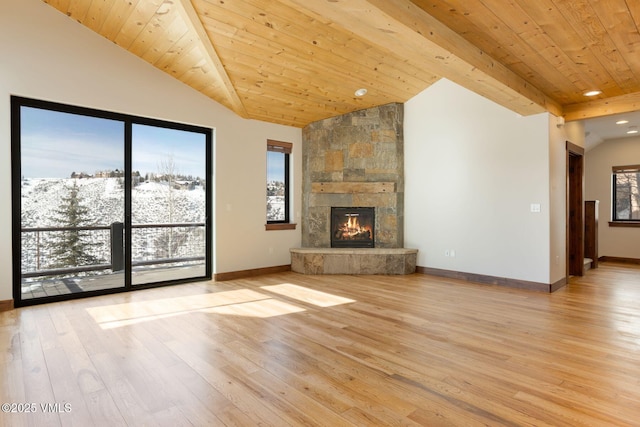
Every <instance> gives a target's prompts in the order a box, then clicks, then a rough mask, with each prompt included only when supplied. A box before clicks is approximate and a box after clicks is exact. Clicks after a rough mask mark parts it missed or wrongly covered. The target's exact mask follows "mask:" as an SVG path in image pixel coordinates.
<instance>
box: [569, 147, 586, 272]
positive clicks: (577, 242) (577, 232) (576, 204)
mask: <svg viewBox="0 0 640 427" xmlns="http://www.w3.org/2000/svg"><path fill="white" fill-rule="evenodd" d="M566 143H567V146H566V153H567V154H566V167H567V169H566V171H567V205H566V215H567V225H566V278H567V283H568V282H569V276H572V275H574V276H582V275H583V274H584V148H582V147H580V146H577V145H575V144H572V143H571V142H569V141H567V142H566ZM572 162H577V163H576V165H575V167H576V169H577V170H575V171H574V172H573V173H571V163H572ZM572 208H574V209H576V211H577V212H578V215H575V216H574V217H573V218H572V217H571V215H570V212H571V209H572ZM571 230H574V231H573V232H571ZM572 249H573V250H574V251H575V253H573V255H574V256H573V257H572V256H571V255H572V252H571V251H572Z"/></svg>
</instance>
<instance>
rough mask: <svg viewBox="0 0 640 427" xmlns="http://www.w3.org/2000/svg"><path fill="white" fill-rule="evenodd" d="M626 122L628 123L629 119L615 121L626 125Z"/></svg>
mask: <svg viewBox="0 0 640 427" xmlns="http://www.w3.org/2000/svg"><path fill="white" fill-rule="evenodd" d="M627 123H629V120H618V121H617V122H616V124H617V125H626V124H627Z"/></svg>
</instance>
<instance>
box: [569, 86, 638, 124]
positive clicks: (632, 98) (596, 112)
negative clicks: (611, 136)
mask: <svg viewBox="0 0 640 427" xmlns="http://www.w3.org/2000/svg"><path fill="white" fill-rule="evenodd" d="M638 110H640V92H635V93H630V94H627V95H620V96H614V97H610V98H604V99H594V100H593V101H587V102H580V103H578V104H570V105H565V107H564V114H563V115H564V119H565V120H566V121H568V122H569V121H573V120H584V119H593V118H595V117H602V116H610V115H612V114H619V113H629V112H632V111H638Z"/></svg>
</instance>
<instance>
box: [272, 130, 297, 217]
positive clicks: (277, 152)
mask: <svg viewBox="0 0 640 427" xmlns="http://www.w3.org/2000/svg"><path fill="white" fill-rule="evenodd" d="M292 147H293V144H291V143H290V142H282V141H274V140H268V141H267V200H266V202H267V230H273V229H283V228H295V224H291V222H290V218H289V195H290V192H291V191H290V188H289V182H290V180H289V164H290V161H289V157H290V155H291V149H292Z"/></svg>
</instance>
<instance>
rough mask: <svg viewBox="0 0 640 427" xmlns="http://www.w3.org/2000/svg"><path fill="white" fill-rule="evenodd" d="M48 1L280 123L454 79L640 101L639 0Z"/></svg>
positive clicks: (608, 105) (578, 98) (555, 96)
mask: <svg viewBox="0 0 640 427" xmlns="http://www.w3.org/2000/svg"><path fill="white" fill-rule="evenodd" d="M43 1H44V2H45V3H48V4H49V5H51V6H52V7H54V8H56V9H58V10H59V11H61V12H63V13H65V14H67V15H68V16H69V17H71V18H72V19H74V20H76V21H78V22H80V23H81V24H83V25H85V26H86V27H88V28H90V29H92V30H93V31H95V32H97V33H99V34H101V35H102V36H104V37H106V38H107V39H109V40H111V41H113V42H114V43H116V44H117V45H119V46H121V47H122V48H124V49H126V50H128V51H130V52H132V53H134V54H135V55H138V56H139V57H140V58H142V59H144V60H145V61H147V62H149V63H151V64H153V65H154V66H155V67H157V68H159V69H160V70H163V71H164V72H166V73H168V74H170V75H171V76H173V77H175V78H177V79H179V80H181V81H182V82H184V83H186V84H187V85H189V86H191V87H193V88H194V89H196V90H198V91H200V92H202V93H203V94H205V95H207V96H209V97H211V98H212V99H214V100H216V101H217V102H219V103H221V104H222V105H225V106H226V107H228V108H229V109H231V110H233V111H234V112H236V113H237V114H239V115H240V116H242V117H246V118H251V119H257V120H264V121H268V122H273V123H280V124H286V125H292V126H298V127H303V126H305V125H307V124H308V123H311V122H314V121H317V120H320V119H324V118H327V117H331V116H335V115H339V114H344V113H347V112H351V111H354V110H358V109H362V108H368V107H372V106H376V105H382V104H386V103H390V102H405V101H407V100H408V99H410V98H412V97H413V96H415V95H417V94H418V93H420V92H421V91H422V90H424V89H425V88H427V87H429V86H430V85H431V84H433V83H434V82H435V81H437V80H438V79H440V78H441V77H445V78H448V79H449V80H452V81H454V82H456V83H458V84H460V85H462V86H464V87H466V88H468V89H470V90H472V91H474V92H477V93H479V94H481V95H483V96H485V97H487V98H489V99H492V100H494V101H495V102H497V103H499V104H501V105H503V106H505V107H507V108H510V109H512V110H514V111H516V112H518V113H520V114H523V115H529V114H535V113H539V112H543V111H549V112H551V113H553V114H556V115H564V116H565V119H566V120H576V119H582V118H590V117H599V116H603V115H608V114H614V113H620V112H627V111H634V110H638V109H640V54H639V53H640V32H639V30H638V28H639V26H640V2H639V1H637V0H535V1H531V0H478V1H465V0H412V1H410V0H43ZM359 88H365V89H367V90H368V93H367V95H366V96H363V97H357V96H355V95H354V92H355V91H356V90H357V89H359ZM594 89H598V90H601V91H602V94H600V95H598V96H596V97H594V98H591V99H587V98H585V96H584V95H583V94H584V92H585V91H588V90H594Z"/></svg>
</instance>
